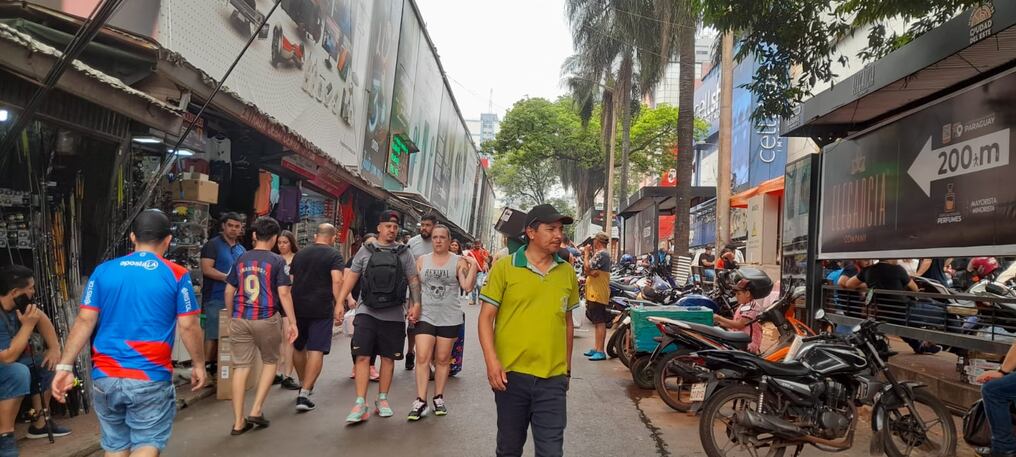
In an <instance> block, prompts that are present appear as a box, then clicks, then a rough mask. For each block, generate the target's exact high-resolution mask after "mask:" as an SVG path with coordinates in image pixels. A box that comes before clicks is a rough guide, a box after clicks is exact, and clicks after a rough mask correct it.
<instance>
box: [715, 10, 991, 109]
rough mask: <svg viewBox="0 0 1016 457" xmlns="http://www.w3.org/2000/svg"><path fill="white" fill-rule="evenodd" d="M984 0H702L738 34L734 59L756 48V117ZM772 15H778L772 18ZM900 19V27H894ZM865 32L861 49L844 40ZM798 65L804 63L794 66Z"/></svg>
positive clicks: (720, 23)
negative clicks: (846, 46) (849, 50)
mask: <svg viewBox="0 0 1016 457" xmlns="http://www.w3.org/2000/svg"><path fill="white" fill-rule="evenodd" d="M979 3H981V1H980V0H894V1H886V0H781V1H777V2H770V1H758V0H704V1H703V2H702V6H703V12H704V16H705V22H706V23H708V24H711V25H713V26H715V27H716V28H718V29H719V30H720V31H730V32H733V33H734V34H735V35H736V36H738V37H741V40H740V48H739V50H738V52H737V59H743V58H745V57H746V56H749V55H751V54H754V55H755V56H756V57H757V59H758V63H759V65H758V71H757V72H756V73H755V76H754V78H753V80H752V81H751V82H750V83H748V84H746V85H745V87H746V88H747V89H749V90H750V91H751V92H753V93H754V94H756V95H757V96H758V99H759V105H758V106H757V107H756V108H755V111H754V113H752V118H753V119H756V120H757V119H769V118H773V117H777V118H785V117H789V116H790V115H791V114H792V109H793V107H794V105H796V104H798V103H800V102H801V101H802V100H804V99H805V98H807V97H810V96H811V95H814V94H813V89H815V87H816V85H818V83H819V82H835V80H836V79H837V78H839V77H841V76H842V77H846V76H848V75H840V74H838V73H837V70H836V69H837V68H838V67H843V66H844V65H846V64H848V63H851V59H860V61H862V62H866V61H871V60H875V59H878V58H881V57H883V56H885V55H886V54H888V53H890V52H892V51H894V50H896V49H898V48H900V47H902V46H903V45H905V44H907V43H909V42H910V41H912V40H914V39H915V38H917V37H919V36H920V35H922V34H924V33H925V32H927V31H928V30H931V29H933V28H935V27H937V26H938V25H941V24H942V23H944V22H945V21H947V20H949V19H950V18H952V17H954V16H955V15H956V14H957V13H959V12H961V11H963V10H965V9H967V8H970V7H972V6H974V5H977V4H979ZM774 18H778V20H775V19H774ZM894 23H903V24H907V28H906V30H905V31H903V32H896V31H893V32H889V30H892V29H894V28H893V27H890V24H894ZM865 30H866V31H867V33H868V37H867V38H868V43H867V46H866V47H865V48H864V49H863V50H862V51H860V52H859V53H858V54H857V55H847V54H845V53H843V52H842V51H841V50H839V49H837V45H838V44H839V42H840V41H841V40H843V39H844V38H847V37H851V36H853V35H854V34H855V33H863V31H865ZM795 68H797V69H798V70H799V71H798V72H797V73H796V74H795Z"/></svg>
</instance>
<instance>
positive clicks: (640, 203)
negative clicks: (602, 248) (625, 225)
mask: <svg viewBox="0 0 1016 457" xmlns="http://www.w3.org/2000/svg"><path fill="white" fill-rule="evenodd" d="M676 192H677V190H676V189H675V188H673V187H661V186H647V187H643V188H641V189H639V190H638V192H636V193H635V194H633V195H632V196H631V197H630V198H629V202H628V206H627V207H626V208H624V209H623V210H621V211H619V212H618V213H617V214H618V215H619V216H621V217H622V218H625V219H627V218H629V217H631V216H634V215H635V214H638V213H639V212H642V211H643V210H645V209H647V208H650V207H652V206H653V205H654V204H658V205H659V208H660V212H661V213H667V214H673V213H674V206H675V204H676V202H677V197H676V196H675V193H676ZM714 197H716V188H715V187H702V186H692V188H691V203H690V204H689V206H695V205H697V204H699V203H701V202H703V201H705V200H708V199H710V198H714Z"/></svg>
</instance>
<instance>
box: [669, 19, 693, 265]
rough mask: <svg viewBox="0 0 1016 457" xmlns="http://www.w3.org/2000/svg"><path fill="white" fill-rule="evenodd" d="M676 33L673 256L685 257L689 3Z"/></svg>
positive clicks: (690, 37)
mask: <svg viewBox="0 0 1016 457" xmlns="http://www.w3.org/2000/svg"><path fill="white" fill-rule="evenodd" d="M683 3H685V5H682V6H683V8H682V9H683V11H682V14H680V15H679V18H678V20H679V21H680V24H679V25H678V28H679V30H678V32H677V47H678V55H679V56H680V63H679V68H680V72H681V73H680V75H679V78H680V79H679V80H678V86H677V88H678V107H677V206H676V207H675V208H674V216H675V217H674V255H675V256H678V255H688V244H689V240H688V235H689V231H690V228H689V210H690V209H691V208H690V205H691V174H692V159H693V157H694V153H693V152H692V151H694V138H693V136H694V134H695V107H694V105H695V27H696V25H697V23H698V21H696V20H695V17H694V16H693V15H692V13H691V11H692V7H691V5H690V3H691V0H683Z"/></svg>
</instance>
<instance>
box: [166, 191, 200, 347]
mask: <svg viewBox="0 0 1016 457" xmlns="http://www.w3.org/2000/svg"><path fill="white" fill-rule="evenodd" d="M169 220H170V222H171V223H172V234H173V241H172V244H170V246H169V252H167V253H166V258H167V259H168V260H170V261H172V262H174V263H176V264H177V265H181V266H184V267H186V268H187V269H188V270H190V274H191V282H192V283H193V285H194V295H195V296H197V298H198V302H199V303H200V302H201V284H202V281H203V280H204V275H203V274H202V273H201V247H202V246H204V245H205V242H206V241H208V224H209V222H210V221H211V217H210V216H209V212H208V204H207V203H201V202H192V201H185V200H178V201H174V202H173V204H172V205H171V208H170V211H169ZM179 338H180V335H179V334H177V341H176V344H174V345H173V362H174V363H182V362H189V361H190V354H189V353H188V352H187V350H186V347H185V346H184V345H183V344H182V343H181V341H180V340H179Z"/></svg>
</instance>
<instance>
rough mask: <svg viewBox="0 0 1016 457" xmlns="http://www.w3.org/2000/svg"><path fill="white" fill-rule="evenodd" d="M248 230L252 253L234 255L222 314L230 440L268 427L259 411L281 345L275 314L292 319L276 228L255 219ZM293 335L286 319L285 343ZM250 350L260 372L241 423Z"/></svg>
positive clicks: (293, 329)
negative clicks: (228, 351)
mask: <svg viewBox="0 0 1016 457" xmlns="http://www.w3.org/2000/svg"><path fill="white" fill-rule="evenodd" d="M251 228H252V229H253V232H254V250H252V251H247V252H246V253H244V254H243V255H242V256H240V258H239V259H237V261H236V265H234V266H233V269H232V270H230V272H229V275H228V276H226V294H225V297H226V312H227V314H229V316H231V318H230V320H229V338H230V340H231V343H230V344H231V347H232V351H233V354H232V357H233V361H232V364H233V369H234V371H233V381H232V382H233V431H232V432H231V434H232V435H241V434H243V433H244V432H247V431H249V430H250V429H252V428H254V426H259V427H267V426H268V424H269V421H268V419H266V418H265V415H264V412H263V411H262V410H261V408H262V407H263V406H264V404H265V400H266V399H267V398H268V390H269V389H271V388H272V383H273V382H274V380H275V365H276V364H278V363H279V352H280V350H279V347H280V346H281V343H282V334H281V333H279V320H280V319H282V318H281V317H280V316H279V309H280V308H281V309H282V310H283V311H285V312H286V316H294V315H295V314H294V313H293V298H292V296H291V295H290V291H289V288H290V284H292V282H291V281H290V279H289V275H288V274H286V259H283V258H282V256H280V255H278V254H276V253H274V252H272V248H273V247H275V242H276V241H277V240H278V239H279V233H280V232H282V228H281V227H279V223H278V222H276V220H275V219H272V218H270V217H259V218H258V219H257V220H256V221H254V224H253V226H252V227H251ZM296 335H297V330H296V321H294V320H292V319H290V318H288V317H287V318H286V339H287V341H288V342H289V344H292V343H293V340H295V339H296ZM255 350H259V351H260V352H261V361H262V362H264V368H262V369H261V379H260V380H258V388H257V391H256V392H255V394H254V404H253V405H252V406H251V408H250V415H249V416H247V417H246V418H244V417H243V401H244V394H245V393H246V392H245V391H246V386H247V376H248V375H250V366H251V363H253V362H254V352H255Z"/></svg>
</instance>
